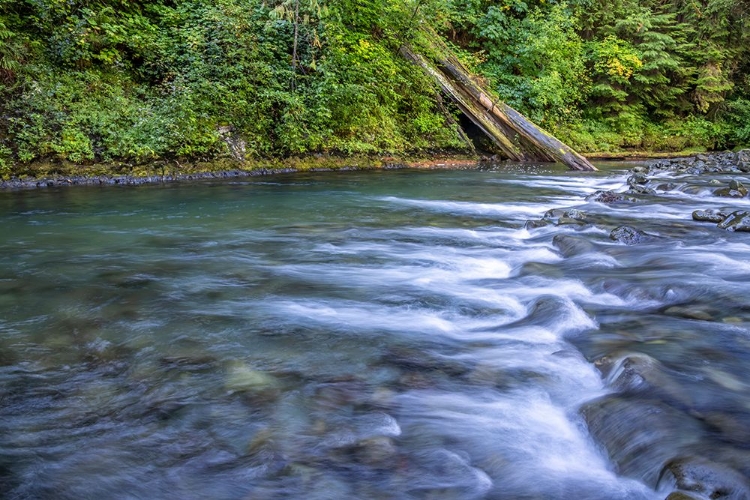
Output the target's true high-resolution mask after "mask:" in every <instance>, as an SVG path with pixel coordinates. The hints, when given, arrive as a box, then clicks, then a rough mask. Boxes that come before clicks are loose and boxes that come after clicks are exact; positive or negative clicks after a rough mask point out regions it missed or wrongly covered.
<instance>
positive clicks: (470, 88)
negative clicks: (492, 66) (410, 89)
mask: <svg viewBox="0 0 750 500" xmlns="http://www.w3.org/2000/svg"><path fill="white" fill-rule="evenodd" d="M429 36H431V37H432V38H433V39H438V38H437V36H436V35H434V34H431V35H429ZM436 45H437V46H438V48H440V49H441V53H442V55H441V56H440V57H438V62H439V64H438V65H434V64H432V63H431V62H430V61H428V60H427V59H426V58H425V57H423V56H421V55H420V54H417V53H416V52H414V51H413V50H412V49H411V48H410V47H408V46H404V47H402V48H401V53H402V54H403V55H404V56H405V57H406V58H407V59H409V60H411V61H413V62H414V63H416V64H418V65H419V66H420V67H421V68H422V69H423V70H424V71H425V72H426V73H427V74H428V75H429V76H431V77H432V78H433V79H434V80H435V81H436V82H437V83H438V84H439V85H440V87H441V88H442V89H443V91H444V92H446V93H447V94H448V95H449V96H450V97H451V98H452V99H453V100H454V102H455V103H456V104H457V106H458V108H459V109H460V110H461V112H463V113H464V114H465V115H466V116H467V117H468V118H469V119H470V120H471V121H472V122H474V123H475V124H476V125H477V126H478V127H479V128H480V129H481V130H482V132H484V133H485V134H486V135H487V136H488V137H489V138H490V139H491V140H492V141H493V142H494V143H495V144H496V145H497V146H498V147H499V148H500V150H501V151H502V152H503V153H504V154H505V155H506V156H507V157H508V158H509V159H511V160H516V161H528V160H532V161H533V160H535V161H558V162H560V163H564V164H565V165H567V166H568V168H571V169H573V170H596V167H594V166H593V165H592V164H591V163H590V162H589V161H588V160H587V159H586V158H584V157H583V156H581V155H580V154H578V153H576V152H575V151H574V150H573V149H572V148H570V147H569V146H567V145H566V144H564V143H563V142H561V141H560V140H558V139H557V138H555V137H554V136H552V135H551V134H549V133H548V132H546V131H544V130H542V129H541V128H539V127H537V126H536V125H535V124H533V123H532V122H531V121H530V120H529V119H528V118H526V117H525V116H523V115H522V114H521V113H519V112H518V111H516V110H515V109H513V108H511V107H510V106H508V105H507V104H505V103H503V102H501V101H498V100H496V99H494V98H493V97H492V96H491V94H490V92H489V91H488V90H486V89H485V88H483V86H482V85H481V84H479V83H478V82H477V81H476V80H475V79H473V78H472V77H471V73H470V72H469V71H468V69H466V68H465V67H464V66H463V64H461V62H460V61H459V60H458V59H457V58H456V57H455V56H454V55H453V54H451V53H450V50H449V49H448V48H447V47H445V46H444V45H441V44H440V42H436Z"/></svg>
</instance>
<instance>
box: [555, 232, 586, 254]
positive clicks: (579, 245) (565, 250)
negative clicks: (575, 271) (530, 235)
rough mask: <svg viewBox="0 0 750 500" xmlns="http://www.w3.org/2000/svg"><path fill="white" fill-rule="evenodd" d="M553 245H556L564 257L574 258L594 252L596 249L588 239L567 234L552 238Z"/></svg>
mask: <svg viewBox="0 0 750 500" xmlns="http://www.w3.org/2000/svg"><path fill="white" fill-rule="evenodd" d="M552 244H553V245H555V246H556V247H557V248H558V250H560V253H561V254H563V256H564V257H573V256H575V255H581V254H584V253H589V252H593V251H595V250H596V247H595V246H594V244H593V243H591V242H590V241H589V240H588V239H586V238H579V237H576V236H569V235H567V234H558V235H555V237H554V238H552Z"/></svg>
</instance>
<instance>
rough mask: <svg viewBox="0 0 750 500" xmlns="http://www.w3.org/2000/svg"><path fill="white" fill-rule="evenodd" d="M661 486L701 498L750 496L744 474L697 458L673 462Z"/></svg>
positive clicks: (735, 499)
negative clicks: (694, 494) (697, 495)
mask: <svg viewBox="0 0 750 500" xmlns="http://www.w3.org/2000/svg"><path fill="white" fill-rule="evenodd" d="M658 488H659V489H662V490H663V489H667V488H674V489H678V490H680V491H685V492H690V493H698V494H700V495H701V496H700V497H699V498H712V499H713V498H720V499H726V500H747V499H750V483H749V482H748V480H747V478H745V477H744V476H743V475H742V474H740V473H739V472H737V471H735V470H734V469H730V468H729V467H726V466H724V465H721V464H717V463H713V462H709V461H708V460H704V459H701V458H697V457H690V458H678V459H675V460H672V461H670V462H669V463H668V464H667V465H666V466H665V467H664V470H663V471H662V474H661V477H660V478H659V485H658Z"/></svg>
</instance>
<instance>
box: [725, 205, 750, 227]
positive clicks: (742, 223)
mask: <svg viewBox="0 0 750 500" xmlns="http://www.w3.org/2000/svg"><path fill="white" fill-rule="evenodd" d="M717 227H718V228H719V229H726V230H727V231H750V212H747V211H744V210H737V211H735V212H732V213H731V214H729V215H728V216H727V218H726V219H724V220H723V221H722V222H720V223H719V225H718V226H717Z"/></svg>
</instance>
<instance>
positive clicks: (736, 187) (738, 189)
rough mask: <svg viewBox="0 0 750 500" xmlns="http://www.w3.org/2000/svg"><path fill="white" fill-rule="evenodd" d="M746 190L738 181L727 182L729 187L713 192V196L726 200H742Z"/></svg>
mask: <svg viewBox="0 0 750 500" xmlns="http://www.w3.org/2000/svg"><path fill="white" fill-rule="evenodd" d="M747 192H748V191H747V188H746V187H745V186H744V185H743V184H742V183H741V182H740V181H738V180H732V181H730V182H729V187H725V188H721V189H717V190H716V191H714V195H715V196H724V197H727V198H744V197H745V196H747Z"/></svg>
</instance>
